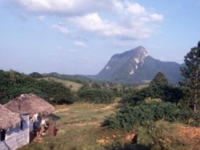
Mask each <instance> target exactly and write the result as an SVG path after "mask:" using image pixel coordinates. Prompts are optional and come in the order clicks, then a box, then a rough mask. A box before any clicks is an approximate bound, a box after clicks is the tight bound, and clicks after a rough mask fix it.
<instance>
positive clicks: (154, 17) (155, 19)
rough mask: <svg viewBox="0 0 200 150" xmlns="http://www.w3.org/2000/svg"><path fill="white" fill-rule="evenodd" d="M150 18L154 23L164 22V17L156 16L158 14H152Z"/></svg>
mask: <svg viewBox="0 0 200 150" xmlns="http://www.w3.org/2000/svg"><path fill="white" fill-rule="evenodd" d="M150 17H151V19H152V20H153V21H162V20H163V16H162V15H159V14H156V13H154V14H151V15H150Z"/></svg>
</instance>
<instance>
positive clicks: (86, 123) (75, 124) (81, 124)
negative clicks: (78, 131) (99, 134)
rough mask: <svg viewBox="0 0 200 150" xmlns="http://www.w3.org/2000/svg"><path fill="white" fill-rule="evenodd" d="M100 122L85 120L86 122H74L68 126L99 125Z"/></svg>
mask: <svg viewBox="0 0 200 150" xmlns="http://www.w3.org/2000/svg"><path fill="white" fill-rule="evenodd" d="M97 124H99V123H98V122H84V123H73V124H68V126H86V125H97Z"/></svg>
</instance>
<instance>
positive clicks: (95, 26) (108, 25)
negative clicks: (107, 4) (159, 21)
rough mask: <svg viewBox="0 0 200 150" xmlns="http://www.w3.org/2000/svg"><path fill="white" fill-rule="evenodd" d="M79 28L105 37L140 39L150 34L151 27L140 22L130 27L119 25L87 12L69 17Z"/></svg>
mask: <svg viewBox="0 0 200 150" xmlns="http://www.w3.org/2000/svg"><path fill="white" fill-rule="evenodd" d="M70 21H71V22H73V23H74V24H76V25H77V26H78V27H79V28H81V29H83V30H87V31H90V32H96V33H98V34H99V35H102V36H107V37H114V36H116V37H118V38H128V39H138V38H139V39H142V38H146V37H148V36H150V34H151V32H152V31H151V29H150V28H148V27H145V26H143V25H142V24H140V25H138V24H133V25H132V26H130V27H126V26H123V25H120V24H119V23H117V22H112V21H108V20H102V19H101V18H100V16H99V15H98V14H97V13H93V14H88V15H85V16H83V17H74V18H71V19H70Z"/></svg>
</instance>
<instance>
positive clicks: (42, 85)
mask: <svg viewBox="0 0 200 150" xmlns="http://www.w3.org/2000/svg"><path fill="white" fill-rule="evenodd" d="M25 93H35V94H37V95H39V96H41V97H42V98H44V99H45V100H47V101H48V102H50V103H52V104H63V103H72V102H73V101H74V99H73V94H72V92H71V90H70V88H67V87H65V86H64V85H63V84H61V83H57V82H54V81H46V80H37V79H35V78H32V77H30V76H28V75H25V74H21V73H18V72H16V71H12V70H10V71H3V70H0V103H1V104H4V103H6V102H8V101H9V100H11V99H13V98H15V97H17V96H19V95H20V94H25Z"/></svg>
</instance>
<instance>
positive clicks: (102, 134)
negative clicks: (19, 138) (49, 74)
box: [20, 99, 200, 150]
mask: <svg viewBox="0 0 200 150" xmlns="http://www.w3.org/2000/svg"><path fill="white" fill-rule="evenodd" d="M118 101H119V99H116V101H115V103H113V104H109V105H104V104H88V103H74V104H72V105H60V106H56V110H55V112H54V115H55V116H57V119H58V120H57V121H56V122H54V124H55V125H56V127H57V128H58V132H57V135H56V136H54V137H49V136H48V130H47V131H46V135H45V136H43V137H42V138H41V139H40V140H39V141H36V142H31V143H30V144H28V145H26V146H24V147H23V148H21V149H20V150H134V149H136V150H137V149H138V150H150V149H152V150H154V149H155V150H160V149H162V147H159V145H163V146H164V147H165V149H172V150H190V149H191V150H192V149H200V144H199V142H200V128H195V127H189V126H186V125H182V124H178V123H169V122H165V121H163V120H160V121H157V122H155V123H153V124H151V123H150V124H149V127H148V128H144V127H142V126H138V127H136V128H137V131H138V132H139V136H138V143H139V144H138V145H133V144H131V140H132V137H133V133H125V132H120V131H108V130H106V129H105V128H103V127H101V123H102V122H103V120H104V118H105V116H109V115H111V114H114V113H115V112H116V111H117V110H118V109H119V107H120V106H119V105H118ZM145 145H152V146H151V148H150V147H148V146H145Z"/></svg>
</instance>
